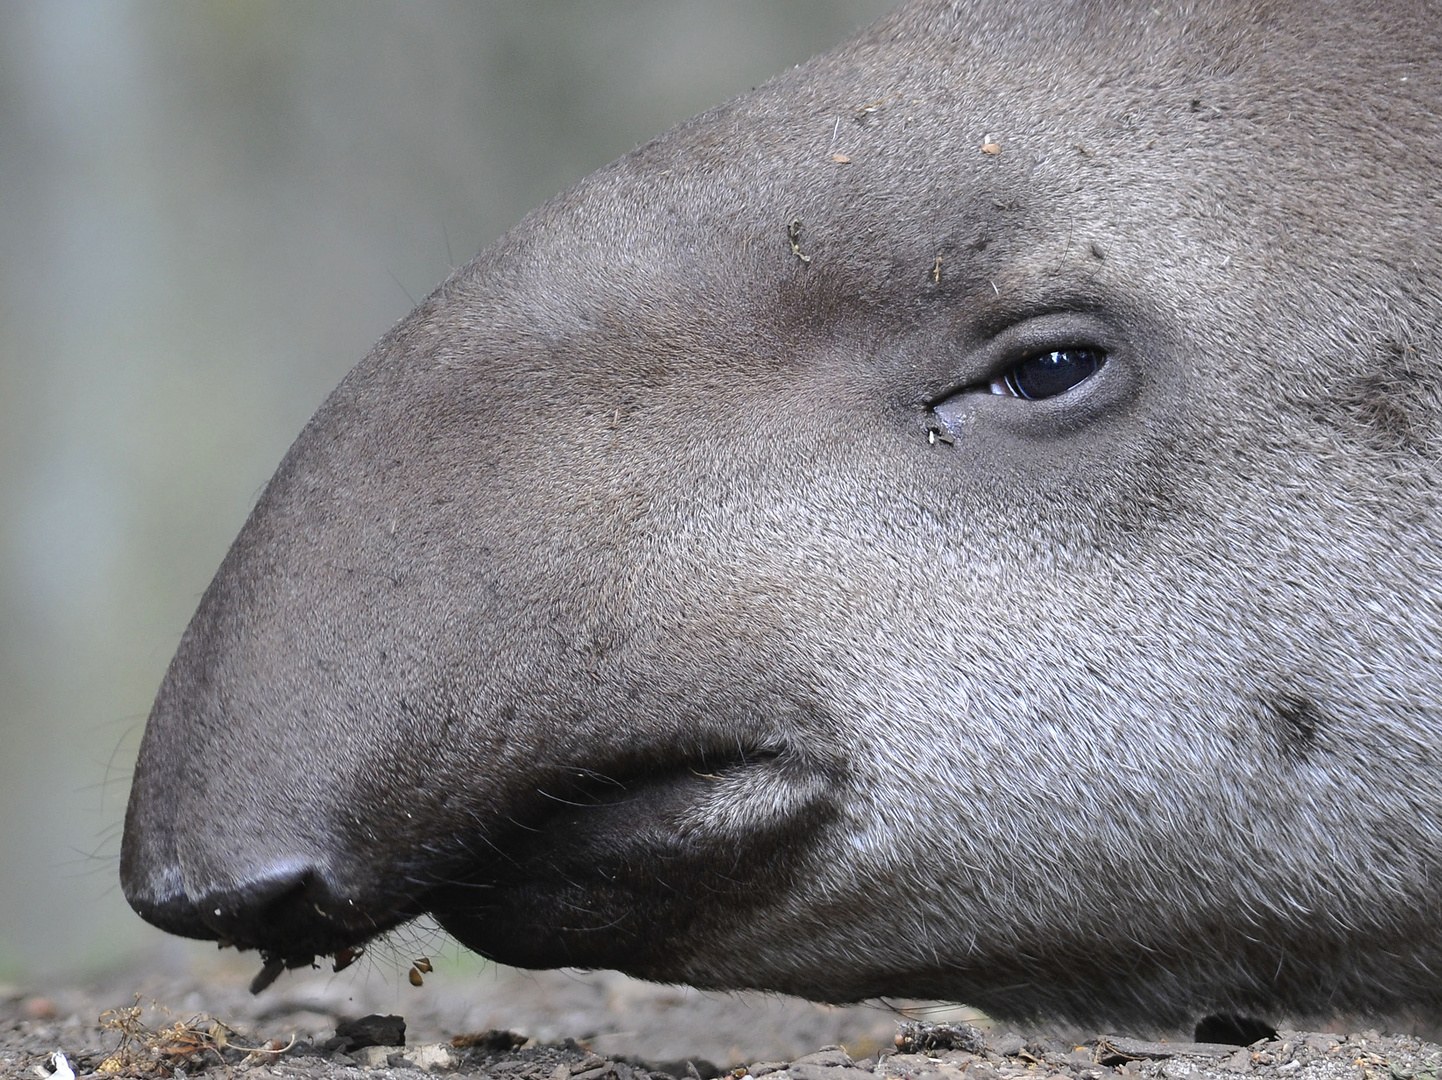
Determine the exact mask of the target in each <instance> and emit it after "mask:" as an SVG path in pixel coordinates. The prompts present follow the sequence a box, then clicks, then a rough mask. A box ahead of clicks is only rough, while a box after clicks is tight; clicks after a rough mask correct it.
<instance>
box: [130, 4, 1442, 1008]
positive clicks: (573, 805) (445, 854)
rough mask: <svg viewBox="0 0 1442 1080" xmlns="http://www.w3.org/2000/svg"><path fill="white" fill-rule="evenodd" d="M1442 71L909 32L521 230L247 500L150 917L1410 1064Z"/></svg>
mask: <svg viewBox="0 0 1442 1080" xmlns="http://www.w3.org/2000/svg"><path fill="white" fill-rule="evenodd" d="M1434 21H1435V20H1434V19H1433V13H1432V12H1431V10H1430V8H1429V7H1428V6H1427V5H1425V4H1422V3H1410V2H1404V0H1398V2H1396V3H1372V2H1368V0H1350V2H1339V3H1335V4H1327V5H1322V6H1320V7H1318V6H1312V5H1302V4H1296V3H1289V2H1261V0H1218V2H1217V3H1214V4H1207V5H1187V6H1185V7H1180V6H1177V5H1165V6H1153V5H1151V4H1147V3H1135V4H1133V3H1114V2H1105V3H1103V2H1100V0H1097V2H1085V0H1084V2H1079V3H1067V4H1058V3H1050V2H1045V0H1022V2H1018V3H1013V4H999V3H987V2H983V0H975V2H963V3H956V4H950V3H940V2H931V3H911V4H907V5H904V6H903V7H902V8H901V9H899V10H898V12H897V13H896V14H895V15H893V16H891V17H889V18H888V19H886V20H883V21H882V22H881V23H879V24H877V25H876V26H875V27H873V28H872V29H870V30H868V31H866V32H864V33H863V34H862V35H860V36H859V37H858V38H857V39H855V40H853V42H851V43H849V44H848V45H846V46H844V47H843V48H842V49H840V50H838V51H837V52H835V53H832V54H828V55H827V56H823V57H819V58H817V59H816V60H813V61H811V62H809V63H808V64H805V65H801V66H799V67H798V68H795V69H793V70H792V71H790V72H787V73H785V74H783V75H781V76H779V77H778V78H777V79H775V80H772V81H771V82H770V83H768V84H766V85H765V86H763V87H760V88H758V90H757V91H755V92H754V93H753V94H751V95H748V96H746V97H744V98H741V99H738V100H737V101H735V102H732V103H730V104H728V105H725V106H722V107H721V108H719V109H717V110H714V111H713V112H711V113H708V114H706V115H704V116H702V117H698V118H696V119H695V120H692V121H689V122H687V123H686V124H683V125H681V126H680V127H679V128H677V129H676V130H674V131H673V132H671V133H670V134H668V135H666V136H664V137H662V138H661V139H659V140H657V141H655V142H653V143H650V144H648V145H646V146H643V147H640V148H638V149H637V150H636V151H635V152H633V153H632V154H630V155H627V156H626V157H625V158H623V159H621V160H620V161H618V162H616V163H615V164H613V165H611V166H608V167H607V168H605V169H602V170H601V171H599V172H598V173H596V174H594V175H593V176H591V177H589V178H587V179H586V180H584V181H582V182H581V183H580V184H579V185H577V186H576V187H575V188H573V189H572V190H570V191H568V192H565V193H563V194H561V195H559V196H557V197H556V198H555V199H552V200H551V201H550V202H548V203H546V204H545V205H544V206H543V207H541V208H540V209H538V210H537V211H536V212H534V213H533V214H532V215H531V216H529V217H528V218H527V219H526V220H525V221H523V222H521V223H520V224H519V225H518V226H517V227H516V228H515V229H514V230H513V231H512V232H511V233H509V234H507V236H505V237H503V238H502V239H501V240H499V241H498V242H497V243H496V244H495V245H494V246H492V247H491V248H488V249H487V250H486V251H484V252H482V253H481V254H480V255H479V256H477V258H476V259H475V260H474V261H473V262H472V263H470V264H469V265H468V266H466V267H463V268H461V269H460V270H458V271H457V272H456V273H455V274H454V275H453V276H452V278H450V279H449V280H448V281H447V282H446V283H444V284H443V285H442V286H441V287H440V288H439V289H437V291H436V292H435V293H434V294H433V295H432V296H430V297H428V298H427V299H426V300H425V301H423V302H422V304H421V305H419V306H418V307H417V309H416V311H415V312H414V313H413V314H412V315H411V316H410V317H408V318H407V319H406V320H404V321H403V322H402V323H401V324H399V325H398V326H397V327H396V328H394V329H393V330H392V331H391V332H390V333H389V334H387V336H386V337H385V338H384V339H382V341H381V342H380V343H379V344H378V345H377V346H376V349H375V351H374V352H373V353H372V355H371V356H370V357H368V358H367V359H366V360H364V361H362V363H361V364H360V365H359V366H358V367H357V368H356V369H355V370H354V371H353V372H352V373H351V374H350V375H349V376H348V377H347V379H346V380H345V381H344V382H343V383H342V385H341V386H340V387H339V388H338V389H337V390H336V392H335V393H334V394H333V395H332V397H331V398H330V399H329V400H328V401H327V403H326V404H325V405H324V406H323V407H322V409H321V410H320V412H319V413H317V415H316V417H315V418H314V419H313V420H312V421H311V423H310V424H309V425H308V426H307V428H306V430H305V431H304V432H303V433H302V434H301V436H300V438H299V439H298V440H297V442H296V444H295V446H294V448H293V449H292V451H291V453H290V454H289V455H288V456H287V458H286V460H285V461H284V462H283V463H282V465H281V468H280V470H279V471H278V472H277V475H276V477H275V478H274V479H273V480H272V481H271V483H270V485H269V486H268V488H267V490H266V492H265V493H264V495H263V497H262V498H261V500H260V501H259V504H258V505H257V507H256V510H255V513H254V515H253V516H252V518H251V520H250V522H249V523H248V524H247V525H246V528H245V530H244V531H243V532H242V534H241V536H240V537H239V538H238V540H237V542H236V545H235V547H234V548H233V549H232V551H231V553H230V555H229V556H228V557H227V560H226V562H225V564H224V565H223V566H222V568H221V570H220V572H219V574H218V575H217V578H216V580H215V582H214V583H213V584H212V586H211V588H210V589H209V590H208V592H207V594H206V596H205V598H204V599H203V601H202V603H201V606H200V610H199V611H198V612H197V615H196V618H195V620H194V622H193V623H192V625H191V627H190V629H189V630H188V631H187V634H186V637H185V639H184V640H183V641H182V643H181V646H180V650H179V652H178V654H177V657H176V660H175V661H174V664H173V666H172V669H171V671H170V673H169V675H168V676H167V680H166V683H165V684H164V686H162V688H161V690H160V693H159V695H158V697H157V701H156V705H155V709H154V711H153V713H152V716H151V720H150V724H149V727H148V729H147V734H146V739H145V745H144V747H143V749H142V755H141V761H140V764H139V766H138V768H137V772H136V780H135V787H134V789H133V792H132V798H131V805H130V811H129V814H128V819H127V833H126V843H125V854H124V858H123V865H122V880H123V884H124V887H125V889H126V893H127V896H128V897H130V899H131V901H132V903H133V904H135V905H136V906H137V908H138V909H139V910H141V911H142V913H144V914H145V915H146V916H147V917H148V918H151V919H153V920H154V921H156V922H158V923H160V924H161V925H163V926H167V927H168V928H170V929H172V930H175V931H177V932H181V933H188V934H191V935H198V936H216V935H218V934H224V935H225V936H227V937H229V938H231V939H233V940H236V941H237V942H239V943H240V944H242V945H247V946H250V947H257V948H260V949H262V950H265V951H266V952H267V954H268V955H273V956H278V957H281V958H284V959H302V958H304V957H305V956H306V955H308V954H309V953H312V952H315V953H324V952H328V951H333V950H334V949H336V948H340V947H343V946H345V945H349V944H353V943H355V942H357V941H359V940H361V939H362V938H364V937H366V936H369V935H370V934H371V933H372V932H374V931H375V930H377V929H384V928H386V927H389V926H391V925H394V924H396V923H398V922H400V921H403V920H404V919H406V918H409V917H411V916H413V915H415V914H417V913H418V912H419V911H421V910H429V911H432V912H434V913H435V914H436V915H437V916H438V917H439V918H440V919H441V921H442V922H443V923H444V924H445V925H447V926H448V927H449V928H450V929H452V930H453V931H454V932H455V933H456V934H457V935H458V936H459V937H460V938H461V939H462V940H463V941H465V942H467V943H468V944H470V945H471V946H472V947H474V948H477V949H479V950H480V951H483V952H485V953H487V954H489V955H493V956H496V957H498V958H500V959H503V960H509V961H511V962H519V963H528V964H536V965H542V966H544V965H547V964H556V963H579V964H584V965H587V966H616V967H620V968H623V969H625V970H628V971H631V972H632V973H634V974H638V975H641V976H643V977H648V978H655V979H662V980H668V981H685V982H691V983H693V984H695V985H699V986H708V987H740V986H750V987H764V988H771V989H777V990H783V991H791V992H798V993H802V994H807V995H811V996H814V997H816V998H820V999H825V1000H851V999H857V998H864V997H870V996H877V995H895V996H906V997H940V998H951V999H959V1000H964V1001H966V1002H967V1003H969V1004H972V1005H975V1006H979V1007H981V1008H983V1009H985V1010H987V1011H988V1012H990V1013H991V1014H992V1015H995V1016H998V1017H1005V1018H1016V1019H1028V1018H1037V1017H1045V1018H1047V1019H1049V1020H1051V1021H1061V1022H1064V1021H1072V1022H1076V1023H1079V1024H1087V1025H1091V1026H1098V1025H1105V1026H1108V1027H1112V1028H1118V1029H1123V1030H1135V1031H1145V1030H1156V1029H1158V1028H1167V1027H1171V1028H1175V1027H1178V1026H1182V1025H1190V1024H1191V1023H1193V1022H1194V1021H1195V1020H1196V1019H1197V1018H1198V1017H1200V1016H1203V1015H1205V1014H1207V1013H1211V1012H1226V1013H1239V1012H1240V1013H1248V1012H1254V1013H1262V1014H1264V1015H1268V1016H1272V1017H1279V1016H1282V1015H1289V1016H1291V1017H1294V1018H1300V1017H1304V1016H1307V1015H1320V1014H1325V1013H1327V1012H1330V1011H1334V1010H1339V1009H1344V1010H1348V1011H1350V1012H1353V1013H1369V1012H1380V1013H1385V1012H1395V1011H1398V1010H1403V1009H1414V1010H1422V1011H1426V1010H1431V1011H1433V1012H1435V1011H1436V1010H1437V1009H1438V1008H1439V1007H1442V984H1439V983H1438V981H1437V980H1436V978H1435V977H1434V975H1433V972H1435V971H1436V970H1437V969H1438V968H1439V966H1442V931H1439V927H1442V899H1439V897H1438V894H1437V892H1436V890H1435V888H1433V883H1434V882H1435V881H1436V880H1437V879H1438V877H1439V870H1442V866H1439V863H1442V837H1439V836H1438V835H1437V829H1438V822H1439V821H1442V774H1439V772H1438V770H1437V769H1436V767H1435V761H1436V757H1437V751H1438V749H1439V746H1442V669H1439V668H1438V665H1437V663H1436V656H1437V653H1438V644H1439V641H1442V542H1439V541H1442V535H1439V533H1442V514H1439V506H1438V495H1437V491H1438V484H1437V480H1438V462H1437V458H1438V453H1439V440H1438V436H1437V431H1438V423H1439V420H1438V418H1439V415H1442V395H1439V393H1438V390H1437V388H1438V387H1439V386H1442V370H1439V359H1438V357H1439V351H1438V345H1439V343H1438V340H1437V338H1438V334H1439V327H1442V294H1439V283H1442V198H1439V196H1438V194H1437V188H1436V184H1435V178H1436V177H1437V176H1438V175H1442V119H1439V118H1442V104H1439V101H1438V98H1437V94H1438V90H1437V87H1438V86H1442V70H1439V68H1442V60H1439V54H1438V49H1437V46H1436V34H1435V31H1434V28H1433V22H1434ZM1404 75H1405V76H1406V79H1407V81H1406V82H1403V81H1402V77H1403V76H1404ZM991 140H995V142H994V143H992V142H991ZM984 142H985V143H987V144H988V145H995V146H997V148H998V152H997V153H989V152H986V151H983V149H982V146H983V143H984ZM833 153H840V154H842V155H844V156H846V157H849V158H850V162H849V163H846V164H842V163H839V162H836V161H834V160H832V158H831V154H833ZM797 221H800V222H801V224H800V225H799V226H795V227H794V231H793V225H794V223H795V222H797ZM792 242H795V244H796V248H797V251H799V252H800V253H801V254H804V255H806V256H807V259H809V261H803V260H802V259H801V258H799V256H798V254H797V252H796V251H793V250H792V248H791V244H792ZM1099 253H1100V254H1099ZM938 258H940V260H941V262H940V269H939V271H938V264H937V261H936V260H937V259H938ZM1078 348H1086V349H1097V350H1101V351H1104V352H1105V353H1106V360H1105V362H1104V363H1103V364H1102V366H1101V367H1100V368H1099V369H1098V371H1097V372H1096V374H1094V375H1092V376H1091V377H1090V378H1087V379H1085V380H1083V381H1082V382H1080V383H1078V384H1077V385H1076V386H1075V387H1073V388H1072V389H1071V390H1069V391H1067V392H1066V393H1065V394H1061V395H1057V396H1055V397H1052V398H1048V399H1045V400H1041V401H1033V402H1026V401H1020V400H1017V399H1015V398H1010V397H1005V396H998V395H992V394H989V393H981V392H977V393H973V392H972V390H973V388H980V389H985V388H986V387H987V386H989V384H990V383H992V382H994V381H996V380H997V379H999V378H1001V377H1002V376H1004V375H1005V374H1006V372H1007V371H1008V370H1010V366H1012V365H1015V364H1016V363H1019V362H1021V361H1022V360H1024V359H1027V358H1029V357H1031V356H1034V355H1036V352H1034V351H1029V350H1040V351H1041V352H1043V353H1045V352H1051V351H1056V350H1066V349H1078ZM943 403H944V405H945V410H944V411H945V413H946V417H945V419H946V424H945V427H946V432H945V433H946V434H949V435H950V436H951V441H950V442H947V441H944V440H937V439H934V438H928V432H930V433H931V434H932V435H935V434H936V433H937V430H938V427H939V426H940V425H939V422H938V419H937V418H938V417H940V416H941V413H942V410H941V409H940V408H939V406H941V405H943ZM215 762H225V763H229V762H250V763H255V764H254V767H253V768H250V769H243V768H234V767H228V768H218V769H217V768H212V767H209V765H208V764H206V763H215ZM287 867H288V868H289V869H286V868H287ZM296 868H300V869H299V870H297V869H296ZM306 870H309V871H310V876H309V877H307V878H304V880H301V879H300V878H299V877H296V876H295V875H296V874H300V873H302V872H303V871H306ZM282 871H284V872H282ZM267 874H269V875H270V876H269V877H267ZM286 874H291V875H292V877H286V876H285V875H286ZM287 885H289V886H290V891H288V892H287V891H285V887H286V886H287ZM262 886H265V887H266V888H267V889H269V891H268V892H267V891H265V889H262ZM262 894H263V895H262ZM204 898H216V899H218V900H219V902H220V903H221V906H222V907H223V908H225V911H224V912H223V914H222V915H221V916H218V917H212V916H210V915H207V914H206V913H205V912H203V911H201V910H200V909H199V907H198V906H197V905H198V902H199V901H200V900H201V899H204ZM316 912H320V913H321V914H320V915H318V914H316ZM322 916H323V917H322ZM207 920H209V921H207Z"/></svg>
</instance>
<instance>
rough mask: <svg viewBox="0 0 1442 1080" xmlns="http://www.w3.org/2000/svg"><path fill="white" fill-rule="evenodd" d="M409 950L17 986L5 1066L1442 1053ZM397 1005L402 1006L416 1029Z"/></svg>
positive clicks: (164, 1069) (1167, 1077)
mask: <svg viewBox="0 0 1442 1080" xmlns="http://www.w3.org/2000/svg"><path fill="white" fill-rule="evenodd" d="M415 959H418V960H419V959H420V957H419V956H417V957H416V958H415ZM408 964H409V960H403V961H401V962H400V963H397V962H396V961H395V960H394V959H393V958H388V959H386V960H384V961H382V962H377V961H374V960H370V959H366V960H363V961H362V962H361V963H359V964H357V965H356V966H355V968H353V969H352V970H350V971H347V972H345V973H342V974H340V975H335V974H331V973H330V972H329V971H328V970H327V971H316V972H302V973H297V972H287V973H285V974H284V975H282V976H281V978H280V979H279V980H278V981H277V982H276V983H275V985H274V986H272V987H271V988H269V989H267V990H266V991H264V992H263V993H261V994H260V995H254V996H253V995H251V994H250V992H249V989H248V984H249V981H250V978H251V976H252V975H253V974H254V972H253V971H251V970H250V968H251V967H254V966H255V965H254V964H250V965H248V966H246V967H241V966H238V965H237V963H236V960H235V958H234V957H231V958H228V959H227V958H221V957H216V958H214V959H212V960H209V961H201V962H196V960H195V958H194V954H191V955H189V956H188V957H187V958H186V960H185V962H183V963H177V962H175V960H174V958H173V957H172V958H171V960H170V962H165V960H164V958H161V959H160V960H157V961H152V962H149V963H147V964H144V965H141V966H139V967H132V968H129V969H127V970H124V971H120V972H116V973H113V974H112V975H110V976H108V977H105V978H102V979H97V980H92V981H90V982H88V983H86V984H84V985H76V984H70V985H65V984H58V983H57V984H54V985H45V984H44V983H43V982H36V983H34V984H32V985H27V986H23V987H22V986H11V987H3V986H0V1077H22V1076H23V1077H27V1078H31V1080H40V1078H41V1077H42V1076H54V1080H67V1076H66V1070H67V1069H69V1070H72V1071H73V1073H74V1074H75V1075H76V1076H78V1077H90V1076H99V1077H107V1078H111V1077H165V1076H175V1077H193V1076H196V1075H197V1074H199V1075H202V1076H204V1077H207V1078H210V1077H227V1078H230V1077H234V1078H235V1080H242V1078H243V1080H267V1078H271V1077H286V1078H295V1080H341V1078H344V1080H413V1078H418V1077H423V1076H427V1075H431V1076H437V1075H443V1076H450V1077H455V1078H457V1080H460V1078H470V1077H486V1078H488V1080H664V1078H666V1077H672V1078H677V1080H687V1078H692V1080H694V1078H696V1077H702V1078H709V1077H713V1076H716V1075H718V1073H729V1074H731V1075H732V1076H734V1077H735V1078H737V1080H739V1078H742V1077H745V1076H746V1075H748V1074H749V1075H750V1076H751V1077H754V1078H756V1080H1032V1078H1035V1080H1046V1078H1050V1077H1066V1078H1069V1080H1128V1078H1137V1080H1230V1078H1231V1077H1235V1076H1238V1075H1247V1076H1249V1077H1252V1078H1255V1080H1273V1078H1275V1080H1438V1067H1439V1065H1442V1047H1439V1046H1438V1045H1436V1044H1433V1043H1427V1042H1423V1041H1422V1040H1420V1039H1417V1038H1414V1037H1412V1036H1406V1035H1383V1034H1380V1033H1378V1032H1377V1031H1363V1032H1351V1033H1344V1032H1340V1031H1339V1032H1336V1033H1319V1032H1313V1033H1305V1032H1292V1031H1283V1032H1281V1033H1280V1036H1279V1037H1278V1038H1276V1039H1263V1040H1261V1041H1259V1042H1257V1043H1254V1044H1253V1045H1252V1046H1250V1047H1245V1048H1242V1047H1233V1046H1219V1045H1213V1044H1186V1043H1179V1042H1176V1041H1172V1042H1170V1043H1140V1042H1135V1041H1131V1040H1126V1039H1121V1038H1117V1037H1105V1036H1102V1035H1100V1034H1098V1035H1096V1036H1092V1037H1087V1036H1084V1035H1083V1036H1076V1037H1058V1036H1052V1037H1043V1036H1039V1035H1036V1034H1034V1033H1032V1034H1028V1035H1017V1034H1015V1033H1012V1032H1010V1031H1008V1030H1005V1029H1004V1028H1002V1027H999V1026H994V1025H993V1026H989V1027H988V1026H987V1025H985V1024H984V1022H982V1018H977V1017H976V1016H975V1015H974V1014H968V1013H967V1012H966V1011H965V1010H958V1009H946V1008H942V1007H938V1006H934V1005H924V1004H921V1003H890V1004H885V1005H883V1004H873V1005H867V1006H855V1007H850V1008H832V1007H828V1006H820V1005H814V1004H811V1003H808V1002H803V1001H798V1000H795V999H790V998H783V997H779V996H776V995H765V994H704V993H700V992H698V991H695V990H690V989H685V988H679V987H664V986H653V985H650V984H646V983H639V982H636V981H634V980H631V979H627V978H624V977H623V976H619V975H615V974H614V973H606V972H597V973H578V972H541V973H536V972H518V971H511V970H506V969H496V968H490V967H487V968H479V967H478V966H477V965H474V964H465V963H462V964H460V965H455V964H452V965H449V966H445V965H443V966H442V968H443V969H442V970H438V971H436V972H434V973H425V974H423V973H422V972H420V971H417V972H415V973H414V974H413V975H411V977H409V978H408V974H409V973H408V972H407V971H406V970H405V969H406V967H407V966H408ZM425 966H426V964H424V963H422V964H421V967H425ZM413 979H420V980H421V982H422V984H423V985H421V986H419V987H417V986H413V985H412V984H411V983H412V980H413ZM373 1014H378V1016H377V1018H376V1019H375V1020H369V1021H365V1022H363V1023H361V1024H359V1025H353V1024H349V1023H348V1021H355V1020H357V1019H360V1018H364V1017H368V1016H371V1015H373ZM380 1017H401V1018H403V1019H404V1022H405V1030H404V1034H403V1035H402V1034H401V1033H400V1031H399V1027H398V1024H397V1022H396V1021H395V1020H393V1019H392V1020H389V1021H385V1020H382V1019H380ZM969 1021H970V1022H982V1028H981V1029H978V1028H974V1027H969V1026H967V1022H969ZM898 1032H900V1034H898ZM508 1033H509V1034H508ZM401 1039H403V1040H404V1042H403V1043H402V1042H401V1041H400V1040H401ZM899 1042H900V1043H901V1045H900V1046H898V1043H899ZM374 1044H380V1045H374ZM57 1052H59V1053H62V1054H64V1055H65V1063H64V1064H61V1063H60V1062H59V1061H58V1059H57V1058H56V1057H55V1056H54V1055H55V1054H56V1053H57Z"/></svg>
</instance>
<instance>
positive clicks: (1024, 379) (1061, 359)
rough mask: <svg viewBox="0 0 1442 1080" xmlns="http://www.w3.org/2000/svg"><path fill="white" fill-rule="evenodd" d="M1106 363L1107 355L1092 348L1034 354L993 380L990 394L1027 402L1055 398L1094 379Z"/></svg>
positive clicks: (1056, 350)
mask: <svg viewBox="0 0 1442 1080" xmlns="http://www.w3.org/2000/svg"><path fill="white" fill-rule="evenodd" d="M1105 360H1106V353H1104V352H1103V351H1102V350H1101V349H1096V348H1091V347H1076V348H1070V349H1055V350H1052V351H1051V352H1040V353H1035V354H1033V355H1031V356H1028V357H1027V358H1026V359H1025V360H1023V361H1021V362H1020V363H1018V364H1013V365H1012V366H1011V367H1010V368H1008V369H1007V370H1006V371H1004V372H1003V373H1002V374H1001V375H1000V376H998V377H997V378H995V379H993V380H992V382H991V392H992V393H993V394H1002V395H1004V396H1006V397H1019V398H1026V399H1027V400H1028V401H1036V400H1039V399H1040V398H1049V397H1056V395H1057V394H1061V393H1065V392H1066V391H1067V390H1070V389H1071V388H1072V387H1073V386H1075V385H1076V384H1077V383H1079V382H1081V381H1082V380H1083V379H1086V378H1089V377H1090V376H1092V375H1094V374H1095V373H1096V371H1097V369H1098V368H1100V367H1101V366H1102V364H1103V362H1104V361H1105Z"/></svg>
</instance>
